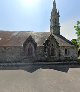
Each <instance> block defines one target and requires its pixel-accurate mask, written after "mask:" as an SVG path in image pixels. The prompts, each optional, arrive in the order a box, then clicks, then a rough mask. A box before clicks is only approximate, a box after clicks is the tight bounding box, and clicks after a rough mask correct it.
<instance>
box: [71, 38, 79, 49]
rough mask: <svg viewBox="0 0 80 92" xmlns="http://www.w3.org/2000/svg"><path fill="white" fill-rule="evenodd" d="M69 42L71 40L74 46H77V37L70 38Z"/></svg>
mask: <svg viewBox="0 0 80 92" xmlns="http://www.w3.org/2000/svg"><path fill="white" fill-rule="evenodd" d="M71 42H72V43H73V44H74V45H75V46H76V47H78V43H77V39H72V40H71Z"/></svg>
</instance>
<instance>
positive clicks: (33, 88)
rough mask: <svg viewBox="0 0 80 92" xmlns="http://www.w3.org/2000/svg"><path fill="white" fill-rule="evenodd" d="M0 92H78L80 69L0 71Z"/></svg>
mask: <svg viewBox="0 0 80 92" xmlns="http://www.w3.org/2000/svg"><path fill="white" fill-rule="evenodd" d="M0 92H80V68H70V69H69V70H68V72H61V71H57V70H53V69H38V70H36V71H35V72H32V73H30V72H27V71H25V70H0Z"/></svg>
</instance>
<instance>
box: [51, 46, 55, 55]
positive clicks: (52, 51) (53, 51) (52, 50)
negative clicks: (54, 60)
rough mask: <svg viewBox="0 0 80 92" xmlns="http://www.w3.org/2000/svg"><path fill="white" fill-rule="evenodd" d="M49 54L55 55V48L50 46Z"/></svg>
mask: <svg viewBox="0 0 80 92" xmlns="http://www.w3.org/2000/svg"><path fill="white" fill-rule="evenodd" d="M51 56H55V50H54V48H53V47H52V48H51Z"/></svg>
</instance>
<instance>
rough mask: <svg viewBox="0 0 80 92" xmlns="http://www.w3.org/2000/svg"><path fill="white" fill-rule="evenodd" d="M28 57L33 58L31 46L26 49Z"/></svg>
mask: <svg viewBox="0 0 80 92" xmlns="http://www.w3.org/2000/svg"><path fill="white" fill-rule="evenodd" d="M28 56H33V47H32V46H31V44H30V45H29V47H28Z"/></svg>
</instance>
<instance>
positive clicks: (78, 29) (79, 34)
mask: <svg viewBox="0 0 80 92" xmlns="http://www.w3.org/2000/svg"><path fill="white" fill-rule="evenodd" d="M74 28H75V30H76V34H77V37H78V38H77V42H78V45H79V46H80V21H77V24H76V25H75V26H74Z"/></svg>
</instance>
